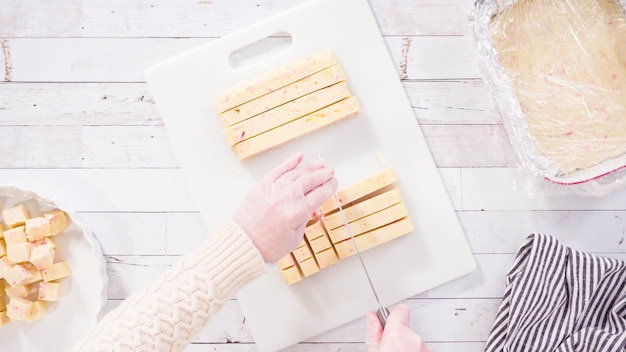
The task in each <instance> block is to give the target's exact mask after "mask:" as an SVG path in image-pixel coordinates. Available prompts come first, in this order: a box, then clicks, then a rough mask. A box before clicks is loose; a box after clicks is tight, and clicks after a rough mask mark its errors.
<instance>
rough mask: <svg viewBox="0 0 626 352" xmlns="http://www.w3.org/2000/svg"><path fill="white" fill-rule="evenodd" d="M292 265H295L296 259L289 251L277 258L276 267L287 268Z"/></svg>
mask: <svg viewBox="0 0 626 352" xmlns="http://www.w3.org/2000/svg"><path fill="white" fill-rule="evenodd" d="M294 265H296V260H295V259H294V258H293V255H292V254H291V253H289V254H287V255H286V256H284V257H282V258H280V259H279V260H278V267H279V268H280V269H287V268H289V267H292V266H294Z"/></svg>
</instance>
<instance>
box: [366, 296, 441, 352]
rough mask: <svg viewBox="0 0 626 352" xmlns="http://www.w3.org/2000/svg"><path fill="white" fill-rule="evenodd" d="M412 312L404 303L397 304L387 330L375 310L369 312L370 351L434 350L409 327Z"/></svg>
mask: <svg viewBox="0 0 626 352" xmlns="http://www.w3.org/2000/svg"><path fill="white" fill-rule="evenodd" d="M410 316H411V313H410V312H409V309H408V308H407V307H406V306H404V305H398V306H396V307H395V308H394V309H393V310H392V311H391V313H390V314H389V317H388V318H387V324H386V325H385V330H383V327H382V325H381V324H380V320H378V317H377V316H376V313H374V312H368V313H367V335H366V336H365V342H366V344H367V351H368V352H432V351H431V349H430V348H429V347H428V346H426V344H425V343H424V341H423V340H422V338H421V337H420V336H419V335H418V334H417V333H416V332H415V331H413V329H411V328H410V327H409V319H410Z"/></svg>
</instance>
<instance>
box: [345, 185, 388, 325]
mask: <svg viewBox="0 0 626 352" xmlns="http://www.w3.org/2000/svg"><path fill="white" fill-rule="evenodd" d="M335 203H337V207H338V208H339V212H340V213H341V217H342V218H343V224H344V226H345V227H346V229H347V230H348V233H349V234H350V239H351V240H352V244H353V245H354V249H355V250H356V254H357V256H358V257H359V261H360V262H361V267H362V268H363V272H364V273H365V276H366V277H367V281H368V282H369V284H370V288H371V289H372V293H373V294H374V298H376V303H378V311H377V312H376V315H377V316H378V320H380V324H381V325H382V327H383V329H384V328H385V325H386V324H387V318H388V317H389V309H387V308H386V307H384V306H383V305H382V304H381V303H380V299H379V298H378V293H376V288H374V284H373V283H372V279H371V278H370V274H369V272H368V271H367V268H366V267H365V262H364V261H363V257H362V256H361V251H359V246H358V245H357V243H356V241H355V240H354V234H352V229H350V226H349V225H348V219H347V218H346V214H345V213H344V212H343V207H342V206H341V202H340V201H339V198H337V195H336V194H335Z"/></svg>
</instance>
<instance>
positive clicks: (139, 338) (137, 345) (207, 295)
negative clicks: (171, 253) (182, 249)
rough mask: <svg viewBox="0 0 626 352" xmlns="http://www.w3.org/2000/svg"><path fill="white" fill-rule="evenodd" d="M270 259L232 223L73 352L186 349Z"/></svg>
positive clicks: (131, 300) (113, 313) (120, 309)
mask: <svg viewBox="0 0 626 352" xmlns="http://www.w3.org/2000/svg"><path fill="white" fill-rule="evenodd" d="M264 271H265V263H264V262H263V258H262V257H261V254H260V253H259V251H258V250H257V249H256V247H255V246H254V244H253V243H252V241H251V240H250V239H249V238H248V236H247V235H246V234H245V233H244V232H243V230H241V229H240V228H239V226H237V224H235V223H234V222H232V221H230V222H228V223H226V224H225V226H224V227H223V229H222V230H221V231H220V232H219V233H217V234H215V235H214V236H211V237H210V238H209V239H207V240H206V241H205V242H204V243H203V244H202V245H200V246H199V247H198V248H197V249H195V250H194V251H193V252H191V253H189V254H187V255H185V256H184V257H183V258H182V260H181V262H179V263H178V264H177V265H175V266H174V267H172V268H171V269H169V270H168V271H166V272H165V273H164V274H163V275H161V276H160V277H159V278H158V279H157V280H155V281H153V282H151V283H150V284H148V285H147V286H145V287H144V288H142V289H141V290H140V291H138V292H137V293H135V294H133V295H132V296H130V297H129V298H128V299H126V300H125V301H124V302H123V303H122V304H121V305H120V306H119V307H117V308H116V309H115V310H113V311H111V312H110V313H109V314H107V315H106V316H105V317H104V318H103V319H102V320H101V321H100V322H99V323H98V324H97V325H96V326H95V327H94V328H93V329H91V330H90V331H89V332H88V334H87V335H86V336H85V338H84V339H83V340H82V341H81V342H80V343H78V344H77V345H76V346H75V347H74V349H73V351H90V352H92V351H118V352H121V351H168V352H169V351H182V350H183V349H184V348H185V347H186V346H187V344H188V343H189V341H190V340H191V339H192V338H193V337H194V336H195V334H196V333H197V332H198V330H200V329H201V328H202V327H204V325H206V323H207V322H208V320H209V318H210V317H211V316H212V315H213V314H215V312H217V311H218V310H219V309H220V308H221V307H222V305H223V304H224V303H225V302H226V301H227V300H228V299H229V298H231V297H232V296H233V295H234V294H235V293H236V291H237V290H239V289H240V288H241V287H242V286H244V285H245V284H247V283H249V282H250V281H252V280H253V279H255V278H257V277H258V276H260V275H261V274H262V273H263V272H264Z"/></svg>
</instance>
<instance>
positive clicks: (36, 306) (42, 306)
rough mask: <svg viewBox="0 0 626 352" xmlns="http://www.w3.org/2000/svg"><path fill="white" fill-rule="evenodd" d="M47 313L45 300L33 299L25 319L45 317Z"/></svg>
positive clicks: (33, 319) (32, 319) (31, 319)
mask: <svg viewBox="0 0 626 352" xmlns="http://www.w3.org/2000/svg"><path fill="white" fill-rule="evenodd" d="M47 313H48V308H47V307H46V302H44V301H35V302H33V305H32V308H31V311H30V314H29V315H28V316H27V317H26V321H27V322H31V321H35V320H38V319H41V318H43V317H45V316H46V314H47Z"/></svg>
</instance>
